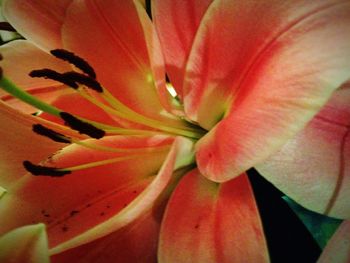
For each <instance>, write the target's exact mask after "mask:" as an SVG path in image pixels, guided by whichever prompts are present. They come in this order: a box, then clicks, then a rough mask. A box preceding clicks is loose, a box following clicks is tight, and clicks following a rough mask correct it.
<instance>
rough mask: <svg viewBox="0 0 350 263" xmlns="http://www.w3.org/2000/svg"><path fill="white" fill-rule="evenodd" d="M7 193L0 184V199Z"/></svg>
mask: <svg viewBox="0 0 350 263" xmlns="http://www.w3.org/2000/svg"><path fill="white" fill-rule="evenodd" d="M6 193H7V190H6V189H5V188H3V187H1V186H0V199H1V198H2V197H3V196H4V195H5V194H6Z"/></svg>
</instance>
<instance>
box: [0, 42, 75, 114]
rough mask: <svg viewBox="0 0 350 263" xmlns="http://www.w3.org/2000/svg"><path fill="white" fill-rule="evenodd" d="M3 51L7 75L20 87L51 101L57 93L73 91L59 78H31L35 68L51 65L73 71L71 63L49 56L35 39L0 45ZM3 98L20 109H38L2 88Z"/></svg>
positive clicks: (33, 110)
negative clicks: (35, 43)
mask: <svg viewBox="0 0 350 263" xmlns="http://www.w3.org/2000/svg"><path fill="white" fill-rule="evenodd" d="M0 54H1V55H2V57H3V59H2V60H1V61H0V67H1V68H2V70H3V75H4V76H5V77H6V78H8V79H9V80H11V81H12V82H14V83H15V84H16V85H17V86H18V87H20V88H22V89H25V90H26V91H27V92H29V93H31V94H33V95H35V96H37V97H38V98H40V99H42V100H44V101H45V102H47V103H50V102H51V101H52V100H53V99H54V98H56V97H57V96H59V95H62V94H66V93H71V92H72V91H71V89H68V88H65V87H64V86H63V85H62V84H60V83H57V82H56V81H52V80H48V79H43V78H31V77H29V75H28V74H29V72H31V71H32V70H35V69H43V68H50V69H53V70H56V71H58V72H66V71H71V70H72V69H71V67H70V66H69V64H67V63H64V62H62V61H60V60H58V59H56V58H54V57H53V56H50V55H48V54H47V53H46V52H44V51H42V50H40V49H39V48H37V47H36V46H34V45H33V44H32V43H31V42H29V41H27V40H16V41H12V42H10V43H7V44H5V45H3V46H1V47H0ZM33 58H35V59H33ZM0 98H1V99H2V100H4V101H6V102H7V103H8V104H9V105H11V106H13V107H15V108H16V109H20V110H22V111H24V112H26V113H33V112H35V109H34V108H33V107H31V106H29V105H27V104H25V103H22V102H21V101H20V100H18V99H16V98H13V97H12V96H10V95H7V93H6V92H5V91H3V90H2V89H1V88H0Z"/></svg>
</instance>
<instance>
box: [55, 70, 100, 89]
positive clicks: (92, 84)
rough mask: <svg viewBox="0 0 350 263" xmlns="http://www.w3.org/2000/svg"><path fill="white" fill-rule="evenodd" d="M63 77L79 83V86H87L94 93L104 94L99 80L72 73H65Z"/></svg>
mask: <svg viewBox="0 0 350 263" xmlns="http://www.w3.org/2000/svg"><path fill="white" fill-rule="evenodd" d="M62 76H63V77H64V78H65V79H67V80H70V81H72V82H74V83H79V84H82V85H85V86H86V87H88V88H90V89H93V90H94V91H97V92H99V93H101V92H103V88H102V86H101V84H100V83H98V81H97V80H95V79H93V78H91V77H89V76H86V75H84V74H80V73H78V72H74V71H71V72H66V73H63V74H62Z"/></svg>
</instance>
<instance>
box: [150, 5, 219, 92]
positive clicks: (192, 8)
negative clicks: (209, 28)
mask: <svg viewBox="0 0 350 263" xmlns="http://www.w3.org/2000/svg"><path fill="white" fill-rule="evenodd" d="M211 2H212V0H191V1H172V0H153V1H152V17H153V20H154V23H155V25H156V28H157V31H158V34H159V38H160V41H161V45H162V50H163V53H164V56H165V62H166V71H167V74H168V76H169V79H170V80H171V83H172V84H173V85H174V88H175V90H176V92H177V94H178V95H179V96H180V97H182V86H183V79H184V75H185V67H186V63H187V59H188V56H189V53H190V50H191V47H192V43H193V39H194V36H195V35H196V33H197V29H198V26H199V23H200V21H201V19H202V17H203V15H204V13H205V11H206V10H207V8H208V6H209V5H210V3H211Z"/></svg>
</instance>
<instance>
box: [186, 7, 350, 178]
mask: <svg viewBox="0 0 350 263" xmlns="http://www.w3.org/2000/svg"><path fill="white" fill-rule="evenodd" d="M215 3H217V5H212V6H214V7H215V8H214V7H213V11H212V12H211V13H212V15H211V16H212V17H214V18H215V17H216V18H217V19H218V17H224V18H227V19H228V17H229V18H231V19H232V17H236V16H235V15H233V14H231V15H228V14H226V11H224V9H223V8H224V7H227V8H228V7H230V8H231V9H232V10H238V11H237V12H243V13H242V14H241V15H237V16H238V17H241V18H242V17H250V18H251V17H253V20H251V19H249V20H248V21H245V20H242V21H241V22H246V23H248V25H250V26H249V27H247V26H244V25H245V24H244V23H243V24H240V23H238V24H237V27H238V28H243V29H244V31H245V32H249V33H242V34H243V35H242V34H236V36H237V38H239V39H245V38H246V39H247V40H249V43H251V42H252V43H253V44H254V47H255V46H256V45H257V44H256V43H257V41H258V40H256V41H255V40H254V38H253V39H252V37H253V36H260V37H261V36H264V37H266V38H265V39H260V38H259V39H260V40H259V41H260V42H262V43H263V44H264V45H262V46H261V45H260V49H261V48H262V47H264V48H263V49H262V50H260V53H259V54H256V56H253V58H254V59H253V58H250V57H249V59H248V57H242V56H243V54H246V53H247V52H248V50H249V48H248V47H246V46H241V44H239V45H238V44H236V45H234V47H233V48H230V47H229V46H226V44H227V43H226V42H223V43H222V41H219V40H218V39H216V38H214V36H212V35H210V36H211V38H210V39H216V40H217V42H215V43H217V45H219V43H220V44H222V45H223V46H222V47H219V46H217V49H218V50H219V51H218V52H220V50H221V51H223V50H225V52H223V53H225V54H226V50H230V51H227V52H230V54H231V55H227V54H226V55H225V56H226V57H231V59H230V61H231V60H233V61H238V66H236V67H233V68H232V67H231V68H230V67H228V66H227V67H224V66H223V65H230V63H231V62H229V61H226V62H225V63H223V64H222V63H219V62H220V61H218V58H220V57H221V58H222V57H223V56H224V55H223V54H221V55H220V56H218V58H216V57H215V59H214V58H213V60H206V62H208V65H209V66H208V67H209V68H207V70H208V71H203V70H201V71H199V72H197V73H198V74H200V75H198V74H197V73H196V72H195V71H196V68H200V67H195V62H194V61H196V60H195V58H196V57H197V56H198V54H197V55H196V52H193V54H194V55H193V57H192V59H191V58H190V61H192V64H193V67H190V66H189V67H188V69H189V71H188V72H189V75H188V76H189V82H188V83H190V84H191V87H190V86H188V92H189V93H188V96H187V99H186V97H185V103H187V104H186V105H188V107H190V108H188V112H189V113H190V114H192V116H195V117H194V118H195V119H197V120H198V121H199V122H200V124H201V125H203V126H204V127H211V126H212V125H214V124H215V123H216V122H217V121H219V120H220V118H222V116H223V114H226V115H225V118H224V119H223V120H222V121H220V122H219V123H218V124H217V125H216V127H215V128H213V129H212V130H211V131H210V132H209V133H208V134H207V135H206V136H205V137H204V138H203V139H202V140H201V141H199V143H198V145H197V150H198V152H197V160H198V165H199V169H200V171H201V172H202V173H203V174H204V175H205V176H207V177H209V178H210V179H212V180H215V181H225V180H229V179H230V178H233V177H234V176H237V175H239V174H240V173H242V172H243V171H245V170H247V169H249V168H250V167H252V166H254V165H256V164H258V163H260V162H262V161H263V160H264V159H265V158H267V157H268V156H269V155H271V154H273V153H274V152H276V151H277V150H278V149H279V148H280V147H281V146H282V145H283V144H285V143H286V142H287V141H288V140H289V139H291V138H292V137H293V136H294V135H295V134H296V133H297V132H298V131H300V130H301V129H302V128H303V127H304V126H305V125H306V123H307V122H308V121H309V120H310V119H311V118H312V117H313V116H314V115H315V114H316V113H317V111H318V110H319V109H320V108H321V107H322V106H323V105H324V104H325V103H326V102H327V99H329V97H330V96H331V94H332V92H333V91H334V90H335V89H337V88H339V87H340V86H341V85H342V84H344V83H345V82H346V81H347V80H348V79H349V78H350V73H349V72H350V59H349V58H350V49H349V45H348V43H349V42H350V3H349V2H348V1H327V2H326V1H317V2H310V1H306V2H298V4H297V5H294V3H295V1H283V2H281V1H271V3H270V4H271V6H269V7H268V8H267V7H266V6H265V5H268V4H269V2H266V1H263V2H261V4H260V2H259V4H256V3H255V2H249V1H248V2H240V3H241V4H237V3H236V2H235V1H234V2H232V1H217V2H215ZM219 3H222V4H220V5H219ZM224 3H225V4H224ZM255 4H256V7H252V6H250V5H255ZM241 5H243V6H244V5H248V6H249V8H250V9H248V8H243V7H242V8H239V7H241ZM300 5H301V6H300ZM304 5H305V6H304ZM212 6H211V7H212ZM263 6H264V9H263V10H264V12H265V11H266V10H267V13H266V12H265V13H264V12H257V11H259V9H256V8H262V7H263ZM230 8H228V10H230ZM236 8H237V9H236ZM249 10H252V11H254V12H257V13H259V14H262V13H264V17H265V16H266V17H267V19H268V21H266V23H265V22H263V21H260V18H259V16H254V15H247V14H245V12H247V11H249ZM270 11H271V12H274V13H273V15H271V14H270V13H269V12H270ZM222 12H224V13H222ZM231 12H232V11H231ZM275 13H276V14H278V15H275ZM225 14H226V15H225ZM280 15H282V16H281V17H279V16H280ZM209 18H210V17H208V19H209ZM255 18H256V19H259V22H256V21H255V20H254V19H255ZM277 18H279V19H277ZM270 19H272V20H271V21H270ZM274 19H277V21H275V20H274ZM279 20H281V21H286V23H287V22H288V23H287V24H284V25H280V23H278V21H279ZM215 21H218V22H224V20H222V19H221V20H220V19H219V20H215V19H214V22H215ZM225 21H226V20H225ZM254 21H255V22H254ZM229 22H230V21H227V23H229ZM238 22H239V21H238ZM253 22H254V25H261V26H264V25H265V27H266V26H267V28H263V29H264V30H263V29H260V28H256V29H250V30H249V28H252V25H251V24H250V23H253ZM203 25H206V24H205V23H204V22H203ZM214 25H215V28H217V27H218V26H219V25H218V24H217V23H214V24H213V25H212V24H210V27H209V24H208V27H209V28H211V27H212V26H214ZM220 25H221V23H220ZM281 26H282V27H281ZM203 27H204V26H203ZM235 27H236V25H235V26H233V25H232V21H231V22H230V23H229V24H228V25H224V28H222V29H221V30H220V32H218V33H217V34H222V35H224V36H225V35H228V36H232V33H231V31H232V28H235ZM272 27H274V28H276V30H279V31H277V32H272V33H273V34H272V33H271V32H270V31H267V32H266V30H267V29H270V28H272ZM219 28H221V27H219ZM225 28H226V29H227V30H226V31H225ZM243 29H242V30H243ZM281 30H282V31H281ZM206 31H207V30H206V28H204V29H203V32H202V34H204V36H207V34H205V32H206ZM260 31H261V32H260ZM208 32H209V33H211V32H213V31H212V30H209V29H208ZM222 32H224V33H222ZM225 32H226V33H225ZM252 32H253V33H252ZM259 32H260V33H259ZM277 33H278V34H277ZM245 34H248V35H245ZM250 34H252V35H250ZM271 34H272V35H271ZM199 35H200V34H199ZM244 36H245V37H244ZM198 39H200V38H199V37H198V38H197V39H196V40H198ZM202 40H203V39H202ZM204 40H206V41H208V38H207V39H204ZM204 40H203V45H204V46H202V47H203V48H204V47H207V46H208V44H207V43H206V41H204ZM236 40H237V39H236ZM237 41H238V40H237ZM259 41H258V42H259ZM239 43H241V42H239ZM244 43H245V42H244ZM231 44H232V43H231ZM198 45H201V44H198ZM209 47H210V48H211V49H210V50H212V48H214V47H215V45H214V46H212V45H209ZM225 47H226V48H225ZM232 49H237V50H238V51H242V50H244V51H245V52H243V53H242V54H239V55H238V53H237V50H236V53H232V52H233V51H232ZM193 50H195V49H193ZM198 50H199V51H200V49H198ZM205 50H206V52H208V53H209V54H213V56H214V54H217V53H215V52H214V51H213V52H214V53H211V52H209V51H210V50H209V51H208V50H207V49H205ZM213 50H216V49H213ZM246 50H247V51H246ZM199 54H201V53H199ZM233 55H235V56H233ZM247 61H250V63H248V64H249V67H248V65H246V64H244V65H241V64H240V63H243V62H244V63H246V62H247ZM214 62H215V65H221V66H222V68H221V66H220V67H218V68H217V70H214V69H213V70H212V67H210V65H213V66H214ZM202 64H203V63H202ZM203 65H205V64H203ZM231 69H232V70H233V71H230V70H231ZM236 69H237V70H236ZM197 71H198V70H197ZM212 71H213V72H214V73H211V72H212ZM204 72H209V73H208V74H213V77H211V75H209V77H208V78H207V77H205V78H204V77H203V76H202V75H203V74H204ZM230 72H231V73H232V74H228V73H230ZM216 73H217V74H216ZM227 74H228V75H227ZM215 76H216V77H217V81H215V78H214V77H215ZM240 78H241V79H240ZM203 80H208V81H203ZM218 93H220V94H218ZM229 94H231V99H232V101H233V102H232V105H231V107H230V108H228V105H229V104H231V103H229V104H225V101H226V102H229V101H228V100H227V96H229ZM198 97H199V99H198ZM186 100H187V102H186ZM186 105H185V106H186ZM209 105H210V106H209ZM225 105H226V106H225ZM225 107H226V108H225ZM219 142H220V143H219Z"/></svg>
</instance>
